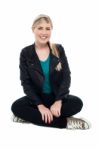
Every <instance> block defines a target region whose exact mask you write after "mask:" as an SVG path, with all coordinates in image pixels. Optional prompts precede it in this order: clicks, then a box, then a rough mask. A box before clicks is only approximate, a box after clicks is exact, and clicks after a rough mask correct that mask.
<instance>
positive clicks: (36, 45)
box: [35, 42, 48, 49]
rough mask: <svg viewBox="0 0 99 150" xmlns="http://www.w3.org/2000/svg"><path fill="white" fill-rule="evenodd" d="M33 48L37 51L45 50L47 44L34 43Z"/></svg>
mask: <svg viewBox="0 0 99 150" xmlns="http://www.w3.org/2000/svg"><path fill="white" fill-rule="evenodd" d="M35 47H36V48H37V49H45V48H48V43H45V44H41V43H38V42H35Z"/></svg>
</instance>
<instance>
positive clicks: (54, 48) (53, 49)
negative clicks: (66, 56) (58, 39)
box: [50, 43, 62, 71]
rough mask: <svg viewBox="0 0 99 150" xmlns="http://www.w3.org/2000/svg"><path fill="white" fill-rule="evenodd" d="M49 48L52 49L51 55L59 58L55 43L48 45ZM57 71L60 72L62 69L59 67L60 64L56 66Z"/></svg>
mask: <svg viewBox="0 0 99 150" xmlns="http://www.w3.org/2000/svg"><path fill="white" fill-rule="evenodd" d="M50 47H51V49H52V53H53V55H55V56H56V57H58V58H59V50H58V47H57V45H56V44H55V43H50ZM55 69H56V70H57V71H60V70H61V69H62V65H61V62H59V63H58V65H57V66H56V68H55Z"/></svg>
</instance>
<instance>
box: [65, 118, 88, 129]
mask: <svg viewBox="0 0 99 150" xmlns="http://www.w3.org/2000/svg"><path fill="white" fill-rule="evenodd" d="M66 128H67V129H82V130H86V129H89V128H90V125H89V123H88V122H87V121H85V119H81V118H74V117H68V118H67V126H66Z"/></svg>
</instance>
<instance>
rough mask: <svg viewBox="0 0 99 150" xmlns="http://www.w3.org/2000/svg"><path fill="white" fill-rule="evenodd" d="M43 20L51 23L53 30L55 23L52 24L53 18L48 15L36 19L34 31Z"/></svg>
mask: <svg viewBox="0 0 99 150" xmlns="http://www.w3.org/2000/svg"><path fill="white" fill-rule="evenodd" d="M43 20H44V21H46V22H47V23H49V24H50V25H51V28H53V23H52V20H51V18H50V17H49V16H48V15H44V14H40V15H38V16H37V17H36V18H35V19H34V21H33V24H32V30H33V29H34V28H35V27H36V26H37V25H38V24H39V23H41V22H42V21H43Z"/></svg>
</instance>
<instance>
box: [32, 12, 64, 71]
mask: <svg viewBox="0 0 99 150" xmlns="http://www.w3.org/2000/svg"><path fill="white" fill-rule="evenodd" d="M42 21H46V22H47V23H49V24H50V25H51V28H52V29H53V23H52V20H51V18H50V17H49V16H48V15H44V14H40V15H38V16H37V17H36V18H35V19H34V21H33V24H32V30H33V29H34V28H35V27H36V26H37V25H38V24H39V23H41V22H42ZM49 46H50V48H51V49H52V53H53V55H55V56H56V57H58V58H59V51H58V47H57V46H56V44H54V43H50V42H49ZM61 69H62V66H61V63H60V62H59V63H58V65H57V66H56V70H57V71H60V70H61Z"/></svg>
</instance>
